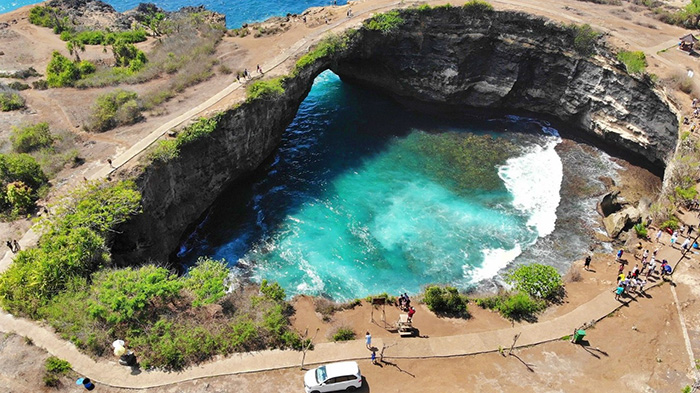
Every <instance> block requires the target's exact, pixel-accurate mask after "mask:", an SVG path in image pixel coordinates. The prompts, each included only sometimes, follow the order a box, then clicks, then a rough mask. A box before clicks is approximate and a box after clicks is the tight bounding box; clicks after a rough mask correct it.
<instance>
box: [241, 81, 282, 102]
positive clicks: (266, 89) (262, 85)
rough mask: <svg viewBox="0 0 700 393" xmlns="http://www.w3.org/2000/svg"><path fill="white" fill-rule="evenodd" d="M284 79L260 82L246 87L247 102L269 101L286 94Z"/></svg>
mask: <svg viewBox="0 0 700 393" xmlns="http://www.w3.org/2000/svg"><path fill="white" fill-rule="evenodd" d="M284 80H285V78H284V77H279V78H274V79H268V80H258V81H255V82H253V83H251V84H249V85H248V87H246V94H247V97H246V102H251V101H254V100H269V99H273V98H275V97H279V96H281V95H282V94H284Z"/></svg>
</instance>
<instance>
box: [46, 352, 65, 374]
mask: <svg viewBox="0 0 700 393" xmlns="http://www.w3.org/2000/svg"><path fill="white" fill-rule="evenodd" d="M44 367H45V368H46V371H48V372H50V373H55V374H65V373H67V372H68V371H70V369H71V365H70V363H68V362H67V361H65V360H63V359H59V358H57V357H55V356H49V357H48V359H46V362H44Z"/></svg>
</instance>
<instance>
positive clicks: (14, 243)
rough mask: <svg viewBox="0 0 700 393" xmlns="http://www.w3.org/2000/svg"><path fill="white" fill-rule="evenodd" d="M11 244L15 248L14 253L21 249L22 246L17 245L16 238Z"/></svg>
mask: <svg viewBox="0 0 700 393" xmlns="http://www.w3.org/2000/svg"><path fill="white" fill-rule="evenodd" d="M12 245H13V246H14V248H15V251H14V253H15V254H16V253H18V252H20V251H22V247H20V246H19V242H18V241H17V239H15V240H13V241H12Z"/></svg>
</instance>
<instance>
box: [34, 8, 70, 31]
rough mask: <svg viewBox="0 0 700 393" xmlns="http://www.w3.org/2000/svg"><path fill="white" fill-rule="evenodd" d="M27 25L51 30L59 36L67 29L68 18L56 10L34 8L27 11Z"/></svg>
mask: <svg viewBox="0 0 700 393" xmlns="http://www.w3.org/2000/svg"><path fill="white" fill-rule="evenodd" d="M29 23H31V24H34V25H37V26H42V27H48V28H51V29H53V31H54V33H56V34H60V33H61V32H62V31H64V30H66V29H68V17H67V16H65V14H64V13H63V11H61V10H60V9H58V8H54V7H49V6H36V7H32V9H30V10H29Z"/></svg>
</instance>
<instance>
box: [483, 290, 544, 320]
mask: <svg viewBox="0 0 700 393" xmlns="http://www.w3.org/2000/svg"><path fill="white" fill-rule="evenodd" d="M475 302H476V304H477V305H478V306H479V307H481V308H486V309H491V310H495V311H498V312H499V313H500V314H501V315H502V316H503V317H505V318H508V319H512V320H521V319H525V320H532V319H534V317H535V315H536V314H537V313H538V312H540V311H542V310H544V309H545V307H546V304H545V302H544V301H541V300H535V299H533V298H531V297H530V296H529V295H527V294H526V293H523V292H516V293H512V294H500V295H496V296H491V297H487V298H482V299H476V301H475Z"/></svg>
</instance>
